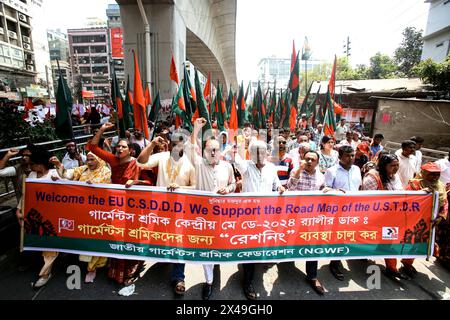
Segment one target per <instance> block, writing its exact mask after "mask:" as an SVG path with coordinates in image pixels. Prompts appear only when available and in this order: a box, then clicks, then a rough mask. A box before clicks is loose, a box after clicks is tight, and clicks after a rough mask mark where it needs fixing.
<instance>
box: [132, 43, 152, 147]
mask: <svg viewBox="0 0 450 320" xmlns="http://www.w3.org/2000/svg"><path fill="white" fill-rule="evenodd" d="M133 55H134V104H133V109H134V110H133V111H134V127H135V129H138V130H140V131H142V132H143V134H144V136H145V138H146V139H149V138H150V132H149V129H148V122H147V112H146V104H145V97H144V91H143V89H142V81H141V74H140V72H139V64H138V60H137V57H136V52H134V51H133Z"/></svg>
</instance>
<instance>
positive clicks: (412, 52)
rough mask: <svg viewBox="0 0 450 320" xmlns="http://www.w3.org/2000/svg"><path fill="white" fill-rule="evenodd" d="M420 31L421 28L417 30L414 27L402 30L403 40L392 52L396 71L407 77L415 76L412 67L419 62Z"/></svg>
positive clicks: (420, 47) (420, 48) (421, 41)
mask: <svg viewBox="0 0 450 320" xmlns="http://www.w3.org/2000/svg"><path fill="white" fill-rule="evenodd" d="M422 32H423V31H422V30H420V31H417V30H416V28H414V27H408V28H406V29H405V30H403V41H402V43H401V44H400V47H398V48H397V49H396V50H395V53H394V61H395V63H396V64H397V65H398V71H399V72H401V73H403V74H404V75H405V76H407V77H408V78H412V77H415V76H417V75H416V74H415V73H414V72H413V67H414V66H415V65H418V64H419V63H420V57H421V55H422V47H423V37H422Z"/></svg>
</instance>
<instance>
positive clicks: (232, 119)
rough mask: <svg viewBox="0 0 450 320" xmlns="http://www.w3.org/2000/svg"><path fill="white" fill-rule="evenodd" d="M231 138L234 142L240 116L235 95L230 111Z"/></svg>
mask: <svg viewBox="0 0 450 320" xmlns="http://www.w3.org/2000/svg"><path fill="white" fill-rule="evenodd" d="M229 129H230V131H229V139H230V142H231V143H234V137H235V136H236V134H237V133H238V117H237V110H236V99H235V97H234V96H233V99H232V100H231V111H230V124H229Z"/></svg>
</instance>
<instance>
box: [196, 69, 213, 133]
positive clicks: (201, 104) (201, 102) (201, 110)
mask: <svg viewBox="0 0 450 320" xmlns="http://www.w3.org/2000/svg"><path fill="white" fill-rule="evenodd" d="M195 91H196V92H197V108H198V115H199V116H200V118H204V119H205V120H206V125H205V126H204V127H203V137H205V133H206V132H207V131H209V130H211V117H210V115H209V111H208V108H207V107H206V100H205V97H204V96H203V94H202V92H203V90H202V87H201V85H200V78H199V76H198V72H197V70H195ZM202 141H205V139H203V140H202Z"/></svg>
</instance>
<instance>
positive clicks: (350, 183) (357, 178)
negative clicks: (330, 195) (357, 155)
mask: <svg viewBox="0 0 450 320" xmlns="http://www.w3.org/2000/svg"><path fill="white" fill-rule="evenodd" d="M361 183H362V178H361V170H360V169H359V167H357V166H355V165H353V166H351V168H350V170H348V171H347V170H345V169H344V168H343V167H342V166H341V165H340V164H339V163H338V164H337V165H335V166H332V167H331V168H328V169H327V171H326V172H325V185H326V186H327V187H330V188H333V189H342V190H345V191H358V190H359V187H360V186H361Z"/></svg>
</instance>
